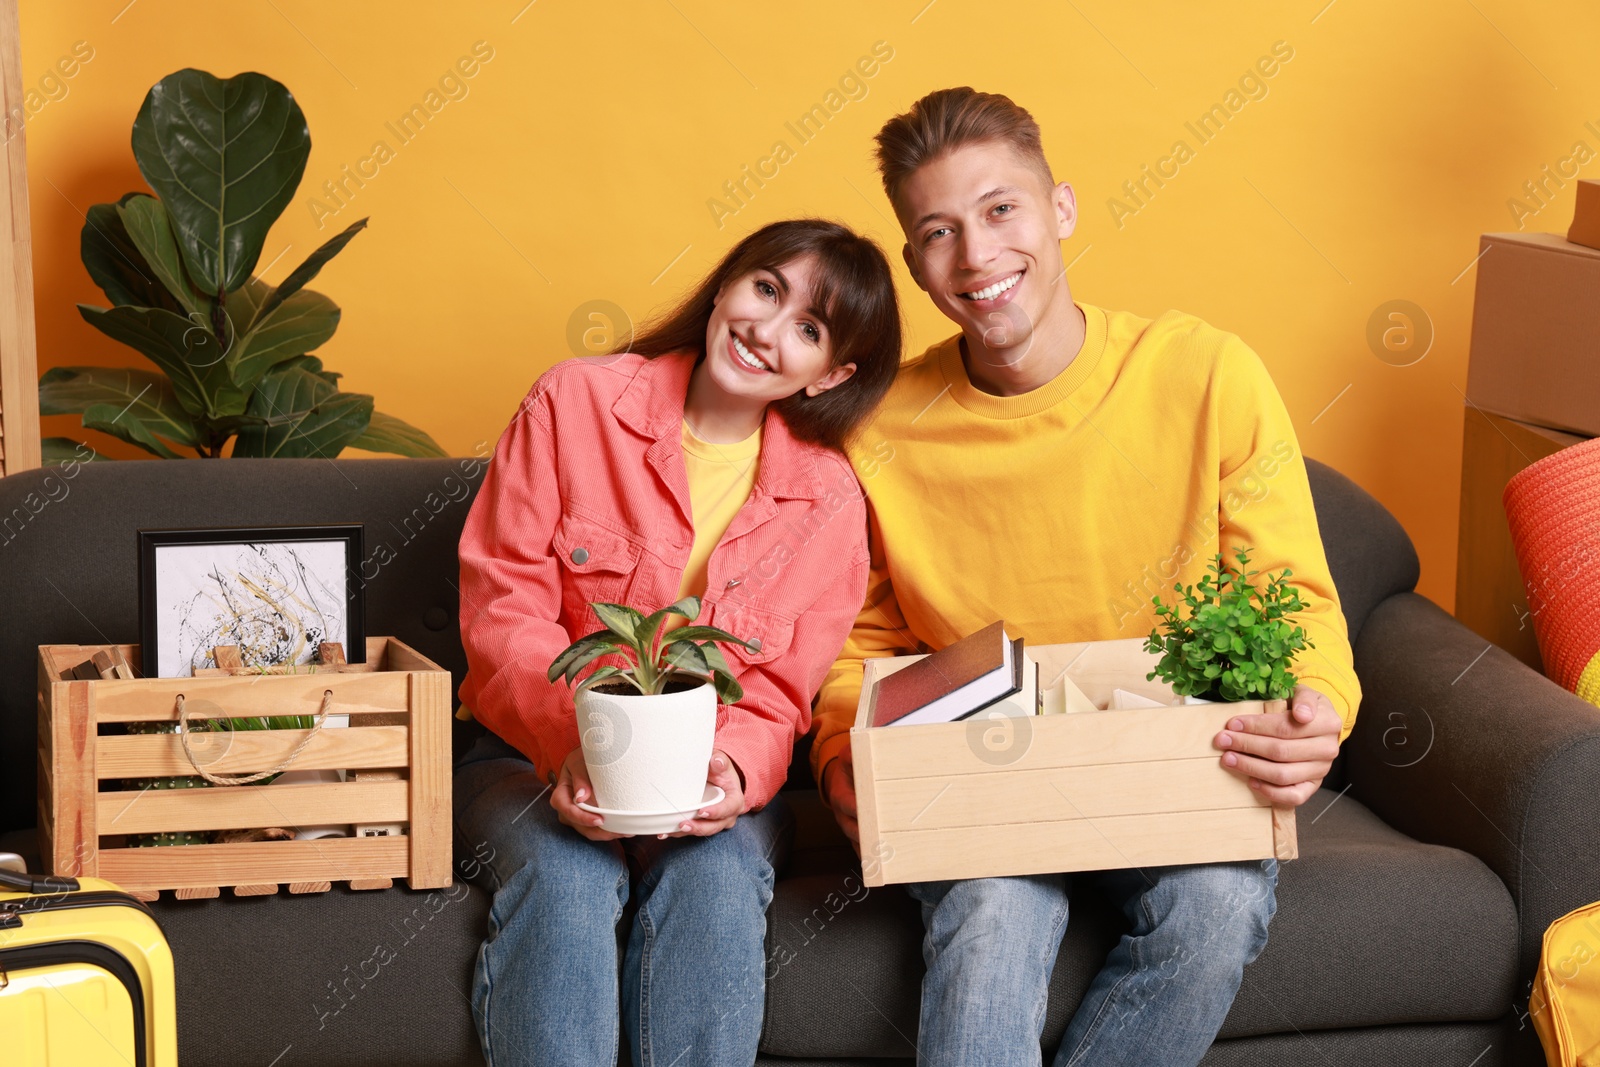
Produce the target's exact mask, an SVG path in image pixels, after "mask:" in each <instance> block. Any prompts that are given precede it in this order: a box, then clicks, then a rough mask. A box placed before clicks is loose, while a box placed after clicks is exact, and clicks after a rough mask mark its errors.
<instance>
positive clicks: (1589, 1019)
mask: <svg viewBox="0 0 1600 1067" xmlns="http://www.w3.org/2000/svg"><path fill="white" fill-rule="evenodd" d="M1528 1011H1529V1014H1531V1015H1532V1016H1533V1028H1534V1030H1535V1031H1536V1032H1537V1033H1538V1035H1539V1041H1540V1042H1541V1043H1542V1044H1543V1045H1544V1055H1545V1061H1546V1062H1547V1063H1548V1064H1549V1065H1550V1067H1600V902H1597V903H1594V904H1587V905H1585V906H1584V907H1581V908H1578V909H1577V910H1575V911H1570V912H1568V913H1567V914H1565V915H1563V916H1562V917H1561V918H1559V919H1557V920H1556V921H1555V922H1553V923H1551V924H1550V928H1549V929H1548V930H1546V931H1545V932H1544V950H1543V952H1542V953H1541V954H1540V956H1539V969H1538V970H1537V971H1535V972H1534V975H1533V995H1532V996H1531V997H1530V998H1529V1000H1528Z"/></svg>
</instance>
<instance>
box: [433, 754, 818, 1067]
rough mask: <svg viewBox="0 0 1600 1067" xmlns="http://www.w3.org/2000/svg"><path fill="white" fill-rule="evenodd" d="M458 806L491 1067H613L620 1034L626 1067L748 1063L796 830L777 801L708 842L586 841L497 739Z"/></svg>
mask: <svg viewBox="0 0 1600 1067" xmlns="http://www.w3.org/2000/svg"><path fill="white" fill-rule="evenodd" d="M454 793H455V820H456V834H457V850H458V855H461V856H463V857H466V858H465V859H463V860H462V866H463V867H464V868H465V869H466V873H467V875H468V877H470V878H472V879H473V880H474V881H476V882H477V883H478V884H479V885H481V886H482V887H483V888H484V889H486V890H488V891H490V892H492V893H493V894H494V904H493V906H492V907H491V908H490V910H489V931H488V937H487V939H486V940H485V941H484V943H483V945H482V946H481V947H480V948H479V950H478V963H477V971H476V975H475V978H474V981H473V991H472V1007H473V1012H474V1014H475V1016H476V1019H477V1024H478V1037H479V1040H480V1041H481V1042H482V1045H483V1054H484V1058H485V1059H486V1060H487V1061H488V1063H489V1065H490V1067H502V1065H506V1067H509V1065H517V1064H527V1065H541V1067H542V1065H544V1064H559V1065H561V1067H588V1065H603V1067H611V1065H612V1064H615V1063H616V1062H617V1052H618V1047H619V1042H620V1039H621V1036H622V1035H620V1034H619V1022H620V1026H621V1028H622V1030H623V1031H624V1033H625V1035H626V1037H627V1040H628V1047H629V1054H630V1057H631V1059H632V1062H633V1065H634V1067H668V1065H677V1067H688V1065H689V1064H706V1065H711V1067H720V1065H722V1064H738V1065H739V1067H750V1064H752V1063H754V1062H755V1058H756V1045H757V1043H758V1041H759V1040H760V1037H761V1020H762V1014H763V1010H764V1008H765V990H766V954H765V943H766V933H767V922H766V911H767V905H768V904H769V903H770V902H771V900H772V883H773V877H774V869H775V868H776V867H777V866H778V865H779V864H780V862H781V857H782V855H783V854H785V853H786V851H787V848H788V843H789V840H790V837H791V835H792V829H793V821H792V816H791V815H790V814H789V812H788V809H787V807H786V806H785V804H784V803H783V801H782V799H781V798H775V799H774V800H773V801H772V803H770V804H768V805H767V806H766V807H765V808H764V809H762V810H761V811H759V812H749V813H747V814H744V815H741V816H740V817H739V820H738V821H737V822H736V823H734V825H733V826H732V827H730V828H729V829H727V830H723V831H722V832H721V833H718V834H714V835H712V836H711V837H680V838H668V839H667V840H665V841H662V840H658V839H657V838H655V837H646V836H641V837H631V838H625V839H623V840H621V841H608V842H596V841H590V840H588V839H587V838H584V837H583V836H581V835H580V834H579V833H578V832H577V831H576V830H573V829H572V828H571V827H568V826H565V825H563V824H562V823H561V822H559V821H558V820H557V818H556V813H555V809H554V808H552V807H551V806H550V798H549V789H548V786H547V785H546V783H545V782H543V781H542V780H540V778H539V776H538V775H537V773H536V772H535V771H534V769H533V765H532V764H531V763H529V762H528V760H527V759H526V758H524V757H523V755H522V754H521V753H519V752H518V751H517V750H516V749H514V748H512V747H511V746H510V745H508V744H506V743H505V742H504V741H502V740H501V739H500V738H499V737H497V736H495V735H494V734H492V733H491V734H486V735H485V736H484V737H483V738H482V739H480V740H479V741H478V743H477V745H476V746H474V748H473V749H472V750H471V751H470V752H469V753H468V754H467V755H466V756H465V757H464V758H463V759H462V761H461V762H460V763H459V764H458V765H457V766H456V771H455V785H454ZM630 871H631V873H632V875H633V877H632V878H631V879H630ZM630 881H631V897H632V903H633V905H634V906H635V908H636V909H637V910H636V913H635V915H634V917H633V921H632V922H631V923H630V924H629V927H628V931H627V936H626V944H625V946H622V945H619V940H620V937H619V927H618V924H619V921H620V920H621V919H622V917H623V913H624V910H625V909H626V908H627V906H628V904H629V900H630Z"/></svg>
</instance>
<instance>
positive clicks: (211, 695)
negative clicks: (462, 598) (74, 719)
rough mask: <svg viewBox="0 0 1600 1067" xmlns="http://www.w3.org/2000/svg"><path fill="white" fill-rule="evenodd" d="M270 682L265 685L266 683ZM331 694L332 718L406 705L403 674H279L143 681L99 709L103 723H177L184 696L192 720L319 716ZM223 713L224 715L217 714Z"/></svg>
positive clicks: (106, 694) (105, 697)
mask: <svg viewBox="0 0 1600 1067" xmlns="http://www.w3.org/2000/svg"><path fill="white" fill-rule="evenodd" d="M269 681H270V682H271V683H272V684H270V685H264V684H263V683H264V682H269ZM325 690H332V692H333V704H332V706H331V707H330V708H329V711H330V712H332V713H337V714H340V715H343V714H346V713H348V714H352V715H371V714H384V715H392V714H394V713H395V711H396V709H403V708H404V707H405V706H406V697H407V695H408V685H407V682H406V676H405V675H404V674H393V673H389V672H375V673H370V674H287V675H283V674H277V675H256V676H253V677H248V678H229V677H217V678H140V679H135V680H132V681H127V682H119V683H117V684H116V685H115V686H108V687H106V688H105V689H104V690H103V691H102V692H101V693H100V699H99V703H98V705H97V710H98V717H99V721H100V722H176V721H177V720H178V712H177V709H176V707H175V706H174V701H175V698H176V697H177V695H178V694H179V693H182V694H183V695H184V701H185V703H186V704H188V705H189V714H190V715H199V714H201V713H202V708H200V707H196V706H194V705H195V704H196V703H197V702H206V703H208V704H209V705H211V707H209V708H206V709H204V711H205V713H206V714H211V715H217V714H227V715H230V716H241V715H315V714H316V713H317V710H318V709H319V708H320V707H321V706H322V694H323V692H324V691H325ZM217 709H220V712H219V711H218V710H217Z"/></svg>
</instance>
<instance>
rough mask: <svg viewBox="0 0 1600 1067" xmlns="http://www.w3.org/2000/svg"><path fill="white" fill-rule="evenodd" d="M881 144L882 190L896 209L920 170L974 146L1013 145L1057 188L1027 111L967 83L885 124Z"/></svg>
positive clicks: (932, 95) (1036, 127)
mask: <svg viewBox="0 0 1600 1067" xmlns="http://www.w3.org/2000/svg"><path fill="white" fill-rule="evenodd" d="M877 141H878V172H879V173H880V174H881V175H882V176H883V189H884V192H886V193H888V194H889V200H890V202H891V203H893V204H895V205H896V206H897V207H898V206H899V203H900V199H899V197H900V189H901V187H902V186H903V185H904V184H905V181H906V179H907V178H909V177H911V175H912V174H914V173H915V172H916V171H917V170H918V168H920V167H923V166H925V165H927V164H929V163H932V162H933V161H934V160H936V159H939V158H940V157H942V156H944V155H947V154H949V153H950V152H953V151H955V150H956V149H958V148H962V147H965V146H966V145H970V144H981V143H986V142H987V143H997V144H1004V145H1009V146H1010V147H1011V149H1012V150H1013V151H1014V152H1016V153H1017V155H1018V156H1019V157H1021V159H1022V160H1023V161H1024V162H1026V163H1027V164H1028V165H1030V166H1032V167H1034V169H1035V170H1036V171H1037V172H1038V173H1039V174H1040V176H1041V177H1043V179H1044V183H1045V185H1047V186H1053V185H1054V184H1055V178H1054V177H1052V176H1051V173H1050V163H1049V161H1048V160H1046V159H1045V157H1044V147H1043V145H1042V143H1041V140H1040V136H1039V124H1038V123H1037V122H1035V121H1034V120H1033V116H1032V115H1030V114H1028V111H1027V109H1026V108H1023V107H1019V106H1018V105H1016V104H1014V103H1012V102H1011V99H1010V97H1006V96H1001V95H1000V94H999V93H980V92H978V91H977V90H976V89H973V88H971V87H970V86H965V85H964V86H962V87H960V88H959V89H939V90H937V91H935V92H931V93H929V94H928V95H927V96H924V97H923V98H922V99H921V100H918V101H917V102H916V103H915V104H912V105H911V110H910V111H907V112H906V113H905V114H904V115H896V116H895V117H894V118H892V119H890V120H889V121H888V122H886V123H884V124H883V129H881V130H879V131H878V137H877Z"/></svg>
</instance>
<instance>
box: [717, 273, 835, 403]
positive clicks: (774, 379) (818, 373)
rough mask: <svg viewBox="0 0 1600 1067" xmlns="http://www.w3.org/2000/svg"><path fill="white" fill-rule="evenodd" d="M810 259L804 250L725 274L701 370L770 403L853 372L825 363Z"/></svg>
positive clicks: (824, 334)
mask: <svg viewBox="0 0 1600 1067" xmlns="http://www.w3.org/2000/svg"><path fill="white" fill-rule="evenodd" d="M816 266H817V264H816V259H815V258H814V257H811V256H804V257H802V258H800V259H796V260H791V261H790V262H788V263H785V264H783V265H782V266H780V267H770V268H765V269H762V270H757V271H753V272H751V273H749V274H746V275H743V276H741V277H738V278H734V279H732V280H730V281H728V282H727V283H726V284H725V285H723V287H722V288H721V289H720V290H719V291H718V292H717V296H716V303H715V305H714V306H713V307H712V309H711V321H710V322H709V323H707V324H706V371H707V372H708V373H709V374H710V375H711V379H712V381H713V382H715V383H716V384H717V386H718V387H719V388H721V389H722V390H723V391H724V392H726V393H729V394H732V395H733V396H737V397H740V398H742V399H745V400H748V401H760V402H762V403H771V402H772V401H774V400H782V399H783V398H784V397H787V396H792V395H794V394H795V393H797V392H800V391H801V390H805V391H806V393H808V394H809V395H811V396H816V395H817V394H818V393H821V392H824V391H826V390H828V389H831V388H833V387H834V386H836V385H838V384H839V383H841V382H843V381H844V380H845V379H847V378H849V377H850V375H852V374H854V373H855V369H856V365H855V364H854V363H847V364H845V365H844V366H842V367H833V366H831V364H832V362H833V338H832V337H830V336H829V335H828V328H827V327H826V326H824V325H823V323H822V319H821V318H820V317H819V316H818V315H817V314H816V309H815V308H813V307H812V301H811V282H812V279H813V278H814V277H815V272H816Z"/></svg>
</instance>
